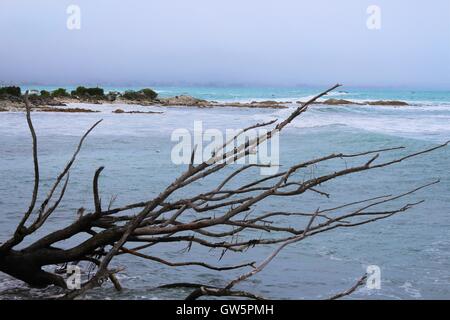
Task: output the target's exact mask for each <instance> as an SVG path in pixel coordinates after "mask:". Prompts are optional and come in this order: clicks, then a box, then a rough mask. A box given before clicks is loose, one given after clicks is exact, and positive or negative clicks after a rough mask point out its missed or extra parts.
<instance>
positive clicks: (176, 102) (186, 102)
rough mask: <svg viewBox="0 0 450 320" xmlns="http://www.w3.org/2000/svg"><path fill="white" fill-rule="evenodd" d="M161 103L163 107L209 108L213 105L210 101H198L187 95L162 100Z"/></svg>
mask: <svg viewBox="0 0 450 320" xmlns="http://www.w3.org/2000/svg"><path fill="white" fill-rule="evenodd" d="M160 103H161V105H163V106H190V107H207V106H210V105H211V103H210V102H209V101H206V100H202V99H197V98H194V97H191V96H186V95H181V96H175V97H170V98H163V99H160Z"/></svg>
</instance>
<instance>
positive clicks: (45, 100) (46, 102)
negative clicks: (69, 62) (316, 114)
mask: <svg viewBox="0 0 450 320" xmlns="http://www.w3.org/2000/svg"><path fill="white" fill-rule="evenodd" d="M24 94H25V93H24V92H23V90H22V89H21V88H20V87H18V86H9V87H1V88H0V112H20V111H24V109H25V102H24ZM28 99H29V101H30V104H31V105H32V111H37V112H68V113H89V112H98V111H96V110H92V109H87V108H84V107H67V106H68V104H77V103H83V104H121V105H139V106H156V107H197V108H214V107H228V108H230V107H231V108H269V109H285V108H288V105H289V104H293V103H295V102H293V101H283V102H281V101H273V100H266V101H251V102H217V101H208V100H203V99H198V98H195V97H192V96H188V95H179V96H174V97H164V98H161V97H159V96H158V93H157V92H156V91H154V90H153V89H150V88H144V89H141V90H137V91H134V90H127V91H124V92H118V91H109V92H106V91H105V90H104V89H103V88H100V87H92V88H89V87H83V86H79V87H77V88H76V89H75V90H72V91H71V92H68V91H67V89H65V88H58V89H56V90H53V91H47V90H41V91H31V92H29V94H28ZM297 103H298V104H303V103H305V102H303V101H297ZM314 104H320V105H332V106H342V105H354V106H361V105H370V106H392V107H401V106H408V105H409V104H408V103H406V102H404V101H388V100H386V101H384V100H383V101H365V102H355V101H350V100H343V99H325V100H323V101H317V102H315V103H314ZM121 111H122V109H120V108H117V109H116V110H115V111H114V113H117V114H125V113H158V112H153V111H149V112H144V111H128V112H121Z"/></svg>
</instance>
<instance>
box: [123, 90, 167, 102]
mask: <svg viewBox="0 0 450 320" xmlns="http://www.w3.org/2000/svg"><path fill="white" fill-rule="evenodd" d="M157 96H158V94H157V93H156V92H155V91H153V90H152V89H148V88H146V89H142V90H139V91H133V90H127V91H125V92H124V93H123V94H122V97H123V98H125V99H127V100H142V99H150V100H154V99H156V97H157Z"/></svg>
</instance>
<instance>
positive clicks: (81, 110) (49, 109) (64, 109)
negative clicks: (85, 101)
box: [36, 107, 100, 113]
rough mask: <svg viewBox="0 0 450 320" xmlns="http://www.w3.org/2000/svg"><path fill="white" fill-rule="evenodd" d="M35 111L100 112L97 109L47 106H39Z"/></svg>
mask: <svg viewBox="0 0 450 320" xmlns="http://www.w3.org/2000/svg"><path fill="white" fill-rule="evenodd" d="M36 111H40V112H67V113H91V112H100V111H97V110H91V109H83V108H48V107H43V108H39V109H36Z"/></svg>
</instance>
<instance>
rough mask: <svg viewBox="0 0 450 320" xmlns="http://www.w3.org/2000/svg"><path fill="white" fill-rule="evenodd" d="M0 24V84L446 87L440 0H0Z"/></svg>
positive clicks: (445, 21) (445, 26)
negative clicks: (375, 23)
mask: <svg viewBox="0 0 450 320" xmlns="http://www.w3.org/2000/svg"><path fill="white" fill-rule="evenodd" d="M69 5H78V6H79V8H80V9H81V15H80V17H81V24H80V27H81V28H80V29H79V30H69V29H68V28H67V19H68V18H69V16H70V14H68V13H67V7H68V6H69ZM370 5H377V6H378V7H379V8H380V9H381V20H380V29H379V30H378V29H377V30H370V29H369V28H368V27H367V25H366V22H367V20H368V19H369V18H370V16H371V14H370V13H367V8H368V7H369V6H370ZM0 27H1V28H2V30H5V31H6V30H7V32H3V38H4V45H3V46H2V49H0V83H1V84H3V85H5V84H17V85H55V86H57V85H59V86H73V85H77V84H89V85H99V86H151V85H153V86H170V85H182V86H194V85H201V86H274V87H277V86H284V87H298V86H328V85H331V84H334V83H342V84H344V85H346V86H348V87H375V88H377V87H380V88H386V87H392V88H423V89H440V90H450V2H449V1H447V0H436V1H434V2H433V5H432V6H430V5H427V4H426V3H411V2H409V1H406V0H399V1H395V3H394V2H392V1H388V0H377V1H373V0H371V1H366V0H348V1H345V2H343V3H337V2H336V1H331V0H319V1H315V2H314V3H307V2H305V1H295V0H281V1H277V2H274V1H261V0H260V1H256V0H248V1H246V2H245V3H241V2H239V1H237V0H229V1H226V2H225V1H214V2H211V1H207V0H193V1H190V2H189V3H188V2H186V1H182V0H168V1H164V2H162V1H139V0H131V1H128V2H127V3H124V2H121V1H118V0H109V1H106V0H97V1H87V0H77V1H76V0H71V1H67V0H61V1H58V2H57V3H56V2H55V1H50V0H43V1H39V2H36V1H31V0H3V1H2V2H1V3H0Z"/></svg>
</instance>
